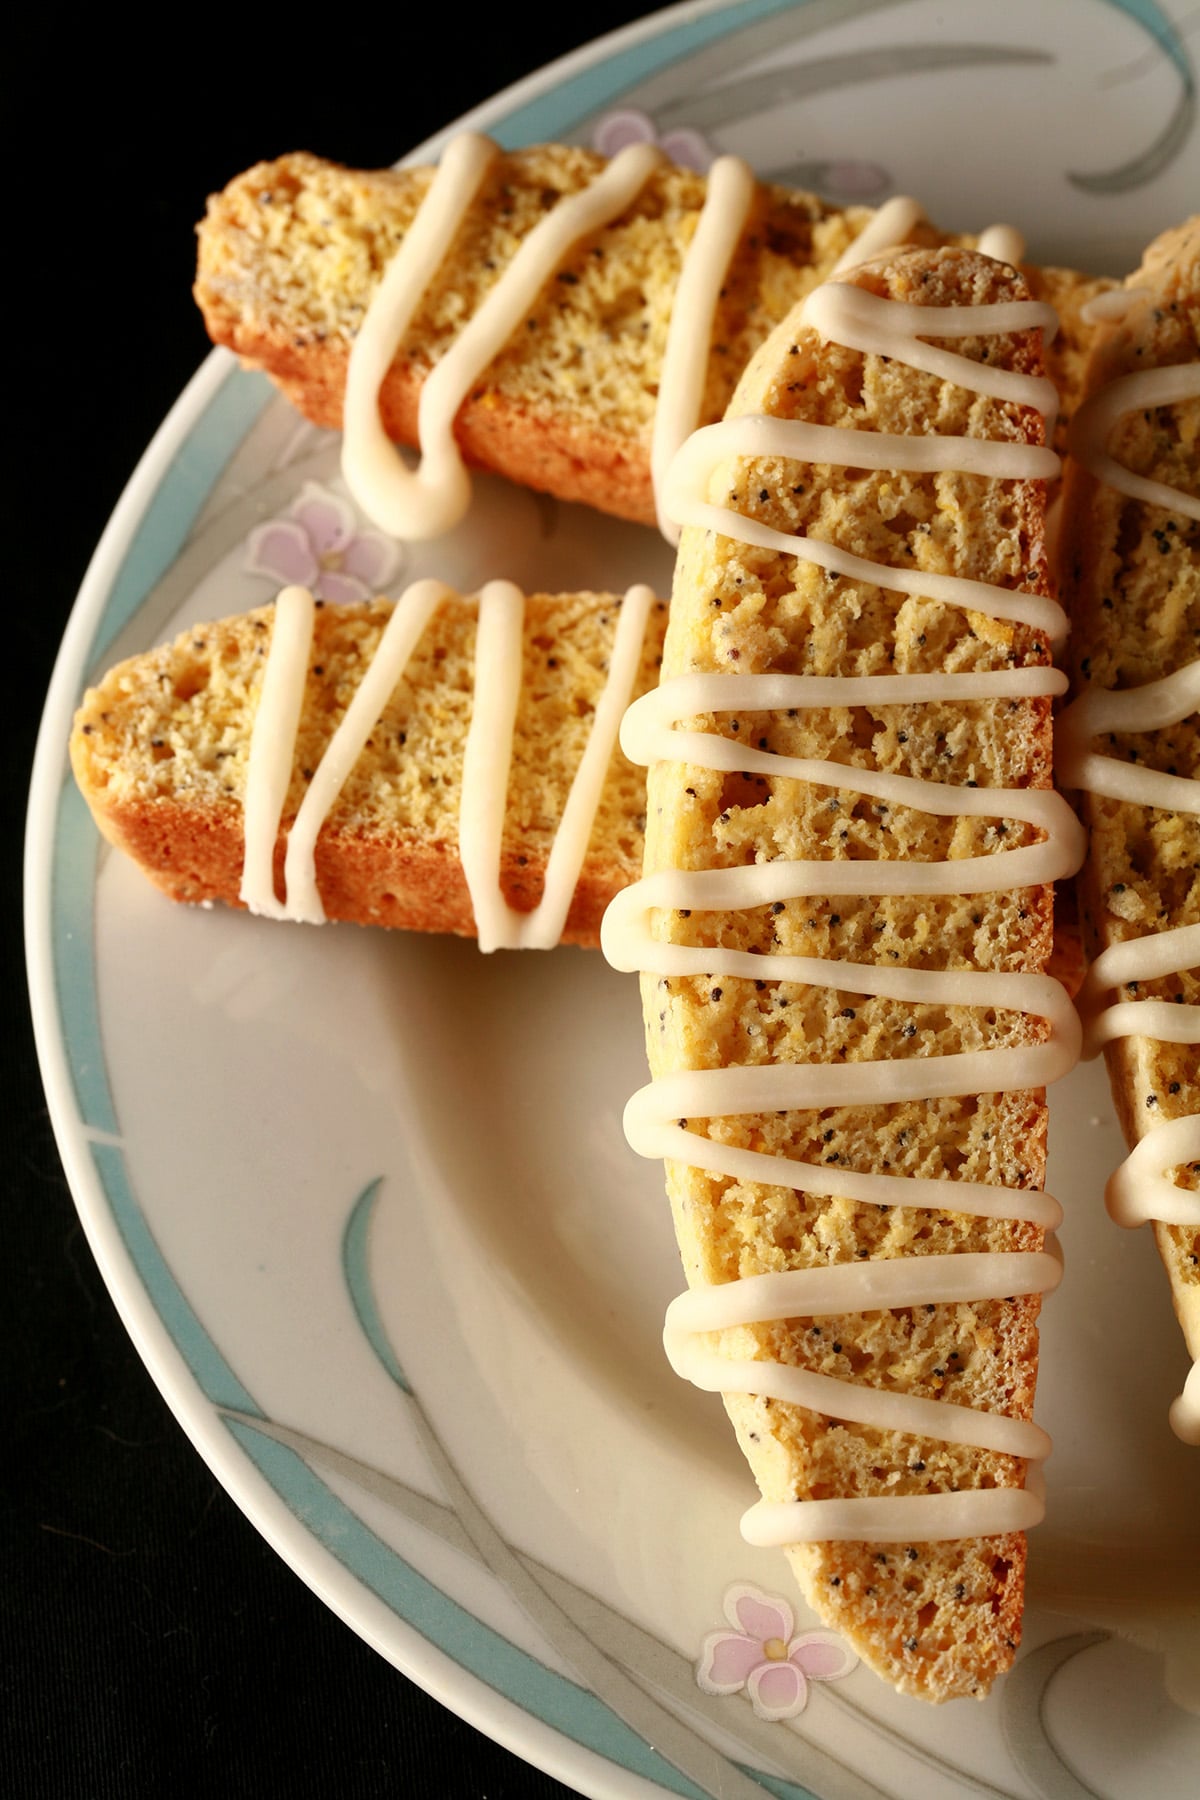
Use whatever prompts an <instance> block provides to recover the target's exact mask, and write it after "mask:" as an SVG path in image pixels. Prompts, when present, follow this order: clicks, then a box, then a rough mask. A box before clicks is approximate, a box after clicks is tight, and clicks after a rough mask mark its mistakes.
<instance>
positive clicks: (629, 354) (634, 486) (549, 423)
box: [195, 145, 1109, 524]
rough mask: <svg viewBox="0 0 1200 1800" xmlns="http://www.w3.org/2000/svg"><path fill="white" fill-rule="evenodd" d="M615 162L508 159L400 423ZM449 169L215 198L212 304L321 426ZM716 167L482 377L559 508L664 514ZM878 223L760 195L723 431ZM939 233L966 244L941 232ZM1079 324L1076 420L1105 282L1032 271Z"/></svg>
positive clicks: (412, 331) (225, 330) (501, 467)
mask: <svg viewBox="0 0 1200 1800" xmlns="http://www.w3.org/2000/svg"><path fill="white" fill-rule="evenodd" d="M603 168H604V159H603V158H601V157H599V156H597V155H595V154H594V153H593V152H592V151H589V150H585V149H582V148H579V147H569V146H564V145H540V146H537V147H535V148H532V149H528V150H518V151H514V152H513V153H511V154H509V155H505V156H503V157H501V158H499V159H498V160H497V162H496V164H495V166H494V167H493V169H492V171H491V173H490V175H489V176H488V178H487V179H486V180H485V182H484V184H483V187H482V189H481V191H480V194H479V196H478V198H477V199H476V201H475V203H474V204H473V205H472V207H471V208H470V210H469V212H468V213H467V215H466V218H465V219H464V222H463V225H462V227H461V229H460V230H459V232H458V234H457V236H456V238H455V240H454V242H453V244H452V246H451V249H450V252H449V254H448V256H447V258H446V260H445V262H444V264H443V266H442V268H441V269H440V270H439V272H438V274H437V276H436V278H435V280H434V281H433V283H432V285H431V286H430V288H429V290H428V292H427V294H426V295H425V297H424V299H423V301H422V303H421V305H420V306H419V308H418V311H417V313H416V316H415V317H414V319H413V321H412V324H411V326H410V328H409V330H408V332H407V333H406V335H405V338H404V342H403V343H402V345H401V347H400V350H399V352H398V354H397V356H396V359H395V361H394V363H393V365H392V368H391V371H390V373H389V375H388V378H387V380H386V382H385V384H384V387H383V391H382V394H381V398H380V411H381V416H382V418H383V422H384V425H385V428H386V429H387V431H388V433H389V434H390V435H391V436H392V437H393V438H395V439H396V440H397V441H398V442H403V443H410V444H411V443H415V442H416V420H417V401H418V396H419V393H420V388H421V385H422V383H423V381H424V380H425V378H426V376H427V375H428V374H429V372H430V370H431V369H432V368H433V366H434V365H435V364H436V363H437V361H438V360H439V359H440V357H441V356H443V355H444V354H445V351H446V350H447V349H448V348H449V346H450V345H451V344H452V343H453V341H454V339H455V338H456V337H457V335H458V333H459V332H460V331H461V330H462V328H463V326H464V325H465V324H466V322H467V321H468V320H469V319H470V318H471V317H472V315H473V314H474V313H475V312H476V311H477V309H478V307H479V306H480V304H481V303H482V301H483V299H484V298H485V296H486V295H487V293H488V291H489V290H490V289H491V287H492V286H493V285H494V284H495V282H496V281H497V280H498V279H499V277H500V275H501V274H502V273H503V271H504V270H505V269H506V268H507V267H508V265H509V263H510V262H511V260H512V258H513V256H514V254H515V252H516V250H517V248H518V246H519V245H520V244H521V242H522V241H523V240H524V239H525V238H526V237H527V236H528V234H529V233H530V232H531V231H532V229H533V228H534V226H535V225H537V224H538V223H539V221H540V220H541V219H543V218H544V217H545V216H546V213H547V212H548V211H549V209H550V208H551V207H552V206H554V204H555V203H556V202H557V201H558V200H559V199H560V198H561V197H563V196H565V195H570V194H574V193H578V192H580V191H581V190H582V189H583V188H584V187H586V186H587V185H588V184H589V183H590V182H591V181H593V180H594V179H595V177H596V176H597V175H598V174H599V173H600V172H601V171H602V169H603ZM432 175H433V172H432V170H430V169H403V170H383V171H379V172H373V173H363V172H358V171H353V170H349V169H344V168H341V167H339V166H338V165H337V164H335V163H329V162H324V161H322V160H320V159H319V158H317V157H314V156H309V155H306V154H302V153H298V154H295V155H291V156H285V157H282V158H280V159H279V160H277V161H275V162H270V163H260V164H258V165H257V166H256V167H255V168H253V169H251V170H249V171H248V172H247V173H246V174H244V175H241V176H239V177H238V178H237V179H236V180H234V181H233V182H231V183H230V185H229V186H228V187H227V188H226V189H225V190H224V192H223V193H220V194H217V195H214V196H213V197H212V199H211V200H210V202H209V207H208V212H207V215H206V217H205V219H204V221H203V223H202V224H201V226H200V228H199V239H200V242H199V263H198V272H197V279H196V286H195V293H196V299H197V301H198V303H199V305H200V307H201V310H202V312H203V314H204V318H205V324H206V325H207V328H208V331H209V333H210V335H211V336H212V337H213V339H214V341H215V342H217V343H219V344H225V345H228V346H229V347H230V348H231V349H233V350H235V351H236V352H237V353H238V355H239V356H241V357H242V358H243V359H244V361H246V362H247V363H248V364H250V365H251V366H253V367H256V368H261V369H264V370H265V371H266V372H267V374H268V375H270V376H271V378H272V379H273V380H274V381H275V382H277V383H278V385H279V386H280V387H281V388H282V389H283V391H284V392H285V393H286V394H287V395H288V397H289V399H291V400H292V401H293V403H294V404H295V405H296V406H297V407H298V408H299V409H300V411H301V412H303V413H304V414H305V415H306V416H307V417H308V418H310V419H312V420H313V421H314V422H315V423H316V424H318V425H323V426H329V427H334V428H339V427H340V426H341V422H342V396H343V392H344V388H345V381H346V369H347V364H348V360H349V354H350V348H351V345H352V342H353V339H354V337H355V335H356V334H357V332H358V330H359V328H360V326H361V324H362V321H363V318H364V315H365V313H366V310H367V307H368V306H369V304H370V302H371V299H372V297H373V295H374V293H375V290H376V288H377V287H378V285H379V282H380V280H381V278H382V276H383V273H384V270H385V269H386V267H387V265H388V263H389V262H390V261H391V259H392V257H393V256H394V255H395V253H396V251H397V250H398V248H399V246H400V244H401V243H402V242H403V240H404V236H405V234H406V232H407V231H408V230H409V228H410V226H411V225H412V222H413V219H414V218H415V217H416V213H417V209H418V207H419V206H420V203H421V201H422V200H423V198H424V197H425V194H426V193H427V192H428V189H429V186H430V184H431V181H432ZM705 185H706V184H705V180H704V177H703V176H701V175H698V174H695V173H694V172H693V171H691V170H689V169H681V168H677V167H674V166H673V165H671V164H664V165H663V166H662V167H661V168H660V169H659V170H658V171H657V172H656V173H654V174H653V175H652V176H651V177H650V179H649V181H647V183H646V185H645V187H644V188H643V190H642V192H641V193H640V194H639V196H638V197H637V199H636V200H635V201H634V202H633V204H632V205H631V206H630V207H629V208H628V209H627V210H626V211H625V212H624V213H623V214H622V215H621V216H620V217H619V218H618V219H615V220H614V221H613V222H612V223H611V224H610V225H607V226H605V227H604V228H603V229H602V230H600V231H598V232H595V233H593V234H592V235H591V236H589V237H587V238H585V239H583V240H581V241H580V243H579V244H578V245H576V247H575V248H574V249H573V250H572V251H571V252H570V254H569V255H568V256H567V257H566V259H565V260H564V261H563V262H562V263H561V265H560V266H559V267H558V268H557V269H556V270H555V272H554V274H553V275H552V277H551V278H550V279H549V280H548V281H547V283H546V285H545V287H544V288H543V290H542V293H541V295H540V296H539V299H538V301H537V304H536V305H535V306H534V307H533V309H532V310H531V311H530V312H529V314H528V315H527V317H526V318H525V320H524V321H523V324H522V325H521V327H520V328H519V329H518V331H517V332H516V334H515V335H514V336H513V338H512V339H511V340H510V341H509V343H508V344H506V346H505V347H504V349H503V350H502V351H501V352H500V354H499V355H498V356H497V357H496V358H495V360H494V361H493V362H492V363H491V365H490V366H489V367H488V368H487V369H486V370H485V371H484V372H483V374H482V375H481V376H480V378H479V379H478V381H477V382H476V383H475V384H474V386H473V388H472V391H471V393H470V395H469V396H468V398H467V399H466V400H465V401H464V403H463V406H462V408H461V410H460V412H459V415H458V419H457V423H456V428H455V429H456V435H457V436H458V438H459V441H460V443H461V445H462V447H463V450H464V453H465V455H466V457H467V459H468V461H470V462H472V463H474V464H476V465H478V466H480V467H483V468H489V469H494V470H498V471H499V472H500V473H502V474H505V475H508V476H509V477H511V478H512V479H513V480H515V481H519V482H521V483H523V484H524V485H526V486H529V487H534V488H539V489H542V490H544V491H546V492H548V493H552V494H555V495H557V496H558V497H559V498H560V499H566V500H584V501H587V502H588V503H589V504H591V505H593V506H597V507H599V508H600V509H601V510H602V511H605V512H610V513H615V514H617V515H618V516H620V517H624V518H631V519H639V520H642V521H644V522H645V523H648V524H652V523H653V522H654V518H655V509H654V500H653V495H652V491H651V482H650V437H651V430H652V425H653V416H654V407H655V402H656V399H657V394H658V384H659V380H660V376H661V372H662V359H663V351H664V347H665V344H666V339H667V327H668V324H669V320H670V313H671V306H672V302H673V300H674V296H675V290H676V287H677V285H678V281H679V274H680V270H681V268H682V265H683V258H684V255H685V253H686V250H687V247H688V245H689V243H690V242H691V239H692V237H693V235H694V233H695V230H696V225H697V223H698V220H699V217H700V211H701V208H702V206H703V204H704V195H705ZM870 217H871V212H870V209H869V208H867V207H851V208H849V209H847V210H845V211H842V210H839V209H838V208H835V207H831V206H829V205H827V204H826V203H825V202H823V201H821V200H819V199H818V198H817V197H816V196H815V195H813V194H808V193H803V192H799V191H793V190H790V189H786V188H781V187H773V186H760V187H759V188H758V189H757V191H756V196H755V200H754V204H753V207H752V210H751V214H750V217H749V219H748V221H747V225H746V228H745V230H744V232H743V234H742V238H741V242H740V244H739V247H738V249H737V251H736V253H735V256H734V258H733V262H732V264H731V266H730V269H729V272H728V276H727V279H726V281H725V284H724V287H723V290H722V293H721V297H720V301H719V304H718V308H717V315H716V319H715V322H714V329H713V337H712V345H711V350H710V354H709V361H708V374H707V382H706V388H705V395H704V403H703V409H702V416H703V419H704V420H705V421H708V420H713V419H718V418H720V417H721V415H722V414H723V412H724V411H725V408H726V405H727V404H728V401H729V399H730V396H731V394H732V392H733V389H734V384H735V383H736V381H737V379H738V376H739V375H740V374H741V372H742V370H743V368H744V367H745V365H746V363H747V362H748V360H749V358H750V356H751V354H752V353H753V351H754V350H755V349H756V348H757V347H758V346H759V345H760V344H761V343H762V341H763V340H764V338H765V337H766V336H767V334H768V332H769V331H770V330H771V329H772V328H773V327H774V326H775V325H777V324H778V323H779V321H780V320H781V319H783V318H784V317H785V316H786V314H787V313H788V312H790V310H791V308H792V307H793V306H794V305H795V304H796V303H797V301H799V300H801V299H803V298H804V296H805V295H806V294H807V293H808V292H809V291H810V289H811V288H813V287H814V286H816V285H817V283H818V282H820V281H822V280H824V279H825V278H826V277H827V275H828V274H829V273H830V271H831V269H832V268H833V265H834V263H835V262H836V261H837V259H838V258H839V257H840V256H841V254H842V252H843V251H844V250H846V249H847V248H848V247H849V245H850V244H851V243H852V241H853V240H854V238H855V237H856V236H857V235H858V233H859V232H860V231H861V230H862V229H863V227H864V225H865V224H866V223H867V221H868V220H869V219H870ZM914 235H915V239H916V241H917V242H918V243H920V244H923V245H932V244H935V243H939V242H945V241H947V240H945V239H943V238H941V237H940V236H939V235H938V234H937V233H936V232H935V230H934V228H933V227H932V226H925V225H923V226H921V227H920V228H919V229H918V231H917V232H916V233H915V234H914ZM1032 278H1033V279H1034V281H1035V282H1036V284H1037V286H1038V292H1039V297H1040V296H1041V295H1042V294H1043V293H1044V295H1045V297H1047V298H1049V299H1050V300H1051V301H1052V303H1053V304H1055V305H1056V306H1058V307H1059V309H1060V311H1061V312H1062V315H1063V319H1064V329H1063V331H1062V333H1061V334H1060V337H1059V339H1058V341H1057V343H1056V345H1055V346H1054V348H1053V350H1052V352H1051V356H1052V359H1053V361H1052V364H1051V368H1050V373H1051V374H1052V375H1053V376H1054V377H1055V379H1056V380H1058V381H1059V382H1060V384H1061V386H1062V388H1063V393H1064V416H1067V415H1069V413H1070V411H1071V409H1072V406H1073V396H1074V392H1075V388H1074V383H1075V381H1076V379H1077V375H1078V371H1079V369H1080V367H1081V366H1082V360H1083V352H1084V346H1085V345H1086V343H1087V341H1088V340H1089V337H1090V333H1089V330H1088V328H1087V327H1086V326H1085V325H1084V324H1083V322H1082V320H1081V318H1080V307H1081V305H1082V303H1083V301H1084V299H1086V298H1087V297H1089V296H1090V295H1091V294H1092V293H1094V292H1096V291H1098V290H1100V289H1101V288H1103V287H1104V286H1106V285H1109V284H1107V283H1104V282H1100V281H1096V280H1093V279H1091V278H1087V277H1084V276H1080V275H1076V274H1075V273H1074V272H1073V271H1070V270H1055V269H1047V270H1039V271H1036V272H1034V273H1033V277H1032Z"/></svg>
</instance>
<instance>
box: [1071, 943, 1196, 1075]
mask: <svg viewBox="0 0 1200 1800" xmlns="http://www.w3.org/2000/svg"><path fill="white" fill-rule="evenodd" d="M1196 967H1200V925H1180V926H1177V927H1176V928H1175V930H1173V931H1157V932H1149V933H1148V934H1147V935H1146V936H1145V937H1140V938H1127V939H1126V940H1125V941H1124V942H1123V943H1116V944H1110V945H1109V946H1108V948H1107V949H1106V950H1102V951H1101V952H1100V955H1099V956H1098V957H1097V958H1096V960H1095V962H1093V964H1092V966H1091V968H1090V969H1089V970H1088V973H1087V979H1086V981H1085V982H1084V984H1083V986H1082V988H1081V989H1080V991H1079V1001H1078V1004H1079V1014H1080V1017H1081V1018H1082V1020H1083V1030H1084V1038H1083V1054H1084V1056H1086V1057H1092V1056H1096V1055H1098V1054H1099V1052H1100V1051H1101V1050H1102V1049H1103V1048H1104V1046H1105V1044H1108V1043H1111V1042H1112V1040H1113V1039H1114V1038H1122V1037H1151V1038H1158V1040H1159V1041H1160V1042H1161V1043H1164V1044H1200V1006H1187V1005H1182V1004H1180V1003H1178V1002H1176V1001H1173V1000H1121V1001H1118V1002H1116V1003H1115V1004H1113V1005H1111V1006H1103V1005H1102V996H1103V995H1104V994H1106V993H1108V992H1109V991H1110V990H1111V989H1113V988H1119V987H1134V988H1136V987H1137V985H1138V983H1139V982H1142V981H1155V980H1158V979H1159V978H1160V977H1161V976H1163V975H1177V974H1179V973H1180V971H1181V970H1183V969H1192V968H1196Z"/></svg>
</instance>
